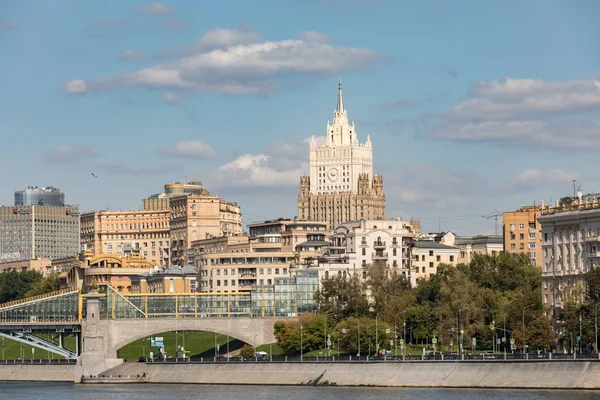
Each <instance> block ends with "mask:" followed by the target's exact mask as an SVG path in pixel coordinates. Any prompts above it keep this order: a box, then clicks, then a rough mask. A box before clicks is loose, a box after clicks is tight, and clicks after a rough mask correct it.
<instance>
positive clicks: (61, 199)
mask: <svg viewBox="0 0 600 400" xmlns="http://www.w3.org/2000/svg"><path fill="white" fill-rule="evenodd" d="M64 205H65V194H64V193H63V192H61V191H60V190H59V189H58V188H55V187H54V186H48V187H43V188H38V187H37V186H30V187H28V188H27V189H25V190H20V191H17V192H15V206H51V207H63V206H64Z"/></svg>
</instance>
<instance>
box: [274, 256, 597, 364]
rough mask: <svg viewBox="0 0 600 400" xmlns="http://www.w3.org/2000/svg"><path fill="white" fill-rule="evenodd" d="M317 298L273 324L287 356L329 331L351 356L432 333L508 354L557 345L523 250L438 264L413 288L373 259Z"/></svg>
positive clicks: (318, 344) (446, 347) (318, 342)
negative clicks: (294, 316) (313, 307)
mask: <svg viewBox="0 0 600 400" xmlns="http://www.w3.org/2000/svg"><path fill="white" fill-rule="evenodd" d="M599 282H600V279H599ZM317 299H318V303H319V313H318V315H316V316H315V315H305V316H303V317H302V318H300V320H299V321H292V322H279V323H278V324H277V325H276V327H275V336H276V338H277V340H278V342H279V344H280V345H281V347H282V348H283V349H284V350H285V351H287V352H288V353H289V354H295V353H299V352H300V347H302V350H303V351H304V352H305V353H306V352H308V351H311V350H315V349H320V348H324V347H325V344H326V342H327V339H328V338H327V335H332V336H331V341H332V344H331V347H333V348H336V347H337V341H338V340H339V346H340V350H343V351H346V352H348V353H350V354H357V353H359V350H360V352H361V353H365V352H368V346H369V344H370V345H371V349H372V350H373V349H375V348H379V349H382V348H386V349H388V348H391V347H392V346H393V347H394V348H395V347H396V346H398V343H399V342H400V339H402V340H405V343H406V344H408V343H409V342H412V343H414V344H417V343H420V344H427V343H432V341H433V340H432V339H434V338H435V341H436V342H437V346H436V347H437V349H438V351H439V350H440V349H443V351H457V343H459V344H460V346H461V347H462V348H464V349H465V350H466V348H467V347H468V348H469V349H470V348H471V344H472V340H473V339H474V340H475V342H476V345H477V347H478V348H480V349H490V350H491V349H493V348H495V349H496V350H500V349H502V350H504V348H506V349H507V350H508V351H511V348H510V343H511V342H512V343H514V345H515V347H516V349H520V350H522V349H523V348H524V347H525V346H527V347H528V348H530V349H531V348H536V349H546V348H550V347H551V346H552V345H553V343H554V342H555V338H554V335H553V331H552V324H551V322H550V319H549V318H548V316H547V314H546V313H547V311H548V310H545V309H544V307H543V304H542V293H541V271H540V270H539V269H538V268H536V267H534V266H532V265H531V262H530V260H529V257H528V255H526V254H521V255H511V254H507V253H500V254H497V255H480V254H475V255H474V256H473V258H472V260H471V262H470V263H469V264H468V265H467V264H459V265H458V266H451V265H440V266H439V267H438V272H437V274H435V275H432V276H431V277H430V278H429V279H427V280H422V281H420V282H419V283H418V284H417V286H416V287H414V288H411V287H410V285H409V284H408V282H406V280H405V279H404V278H403V277H402V276H400V275H398V274H396V273H393V272H390V271H389V270H387V269H386V268H384V266H382V265H378V264H374V265H371V266H369V267H368V268H367V277H366V279H364V280H363V279H362V277H361V276H360V275H359V274H352V273H351V274H349V276H348V277H346V278H343V277H340V276H335V277H332V278H330V279H325V280H323V281H322V282H321V285H320V290H319V291H318V293H317ZM326 325H327V326H328V327H331V328H326ZM376 325H377V327H376ZM359 327H360V328H359ZM359 329H360V331H359ZM510 339H513V341H511V340H510ZM390 340H391V342H390ZM498 340H499V341H500V343H501V345H500V346H498V345H497V343H498ZM301 341H302V343H300V342H301ZM359 343H360V349H359V347H358V346H359ZM390 343H392V345H390ZM502 343H503V344H502ZM398 347H401V346H398ZM372 352H373V351H372Z"/></svg>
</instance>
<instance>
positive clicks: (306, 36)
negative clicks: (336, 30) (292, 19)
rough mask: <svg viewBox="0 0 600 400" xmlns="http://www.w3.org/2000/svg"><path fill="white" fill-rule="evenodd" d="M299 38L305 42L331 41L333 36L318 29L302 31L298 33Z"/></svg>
mask: <svg viewBox="0 0 600 400" xmlns="http://www.w3.org/2000/svg"><path fill="white" fill-rule="evenodd" d="M298 38H299V39H300V40H303V41H305V42H316V43H329V42H331V38H330V37H329V36H327V35H326V34H324V33H321V32H317V31H302V32H300V33H299V34H298Z"/></svg>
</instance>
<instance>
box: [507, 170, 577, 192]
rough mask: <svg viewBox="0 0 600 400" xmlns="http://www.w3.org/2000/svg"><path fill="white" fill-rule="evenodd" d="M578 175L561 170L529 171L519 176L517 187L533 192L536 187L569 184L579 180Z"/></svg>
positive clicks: (516, 180)
mask: <svg viewBox="0 0 600 400" xmlns="http://www.w3.org/2000/svg"><path fill="white" fill-rule="evenodd" d="M579 178H580V176H579V175H578V174H574V173H570V172H565V171H563V170H560V169H552V170H547V171H541V170H539V169H527V170H525V171H523V172H521V173H520V174H519V175H517V177H516V179H515V186H516V187H517V188H519V189H524V190H533V189H534V188H536V187H539V186H543V185H548V184H553V183H568V182H571V181H572V180H574V179H579Z"/></svg>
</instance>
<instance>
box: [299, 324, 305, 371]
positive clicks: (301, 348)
mask: <svg viewBox="0 0 600 400" xmlns="http://www.w3.org/2000/svg"><path fill="white" fill-rule="evenodd" d="M303 328H304V327H303V326H302V323H300V362H302V358H303V356H304V347H303V343H302V338H303V332H302V329H303Z"/></svg>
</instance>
